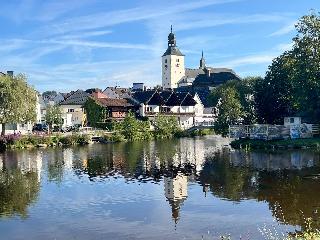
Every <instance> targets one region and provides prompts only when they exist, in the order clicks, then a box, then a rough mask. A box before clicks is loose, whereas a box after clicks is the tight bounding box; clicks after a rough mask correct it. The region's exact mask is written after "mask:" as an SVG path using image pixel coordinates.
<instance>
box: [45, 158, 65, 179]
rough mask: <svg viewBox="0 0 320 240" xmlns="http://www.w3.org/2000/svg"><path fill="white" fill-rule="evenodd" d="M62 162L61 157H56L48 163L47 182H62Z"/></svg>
mask: <svg viewBox="0 0 320 240" xmlns="http://www.w3.org/2000/svg"><path fill="white" fill-rule="evenodd" d="M63 171H64V161H63V157H62V156H56V155H55V157H54V159H51V160H49V161H48V179H49V181H53V182H57V183H61V182H62V180H63Z"/></svg>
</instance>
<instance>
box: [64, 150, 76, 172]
mask: <svg viewBox="0 0 320 240" xmlns="http://www.w3.org/2000/svg"><path fill="white" fill-rule="evenodd" d="M62 154H63V165H64V168H65V169H68V170H69V169H70V170H71V169H72V166H73V164H72V161H73V158H74V156H73V149H71V148H66V149H63V152H62Z"/></svg>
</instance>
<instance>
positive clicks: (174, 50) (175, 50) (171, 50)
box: [162, 46, 184, 56]
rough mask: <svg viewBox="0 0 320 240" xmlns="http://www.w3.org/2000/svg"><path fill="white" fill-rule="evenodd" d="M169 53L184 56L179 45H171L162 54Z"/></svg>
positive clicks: (166, 54)
mask: <svg viewBox="0 0 320 240" xmlns="http://www.w3.org/2000/svg"><path fill="white" fill-rule="evenodd" d="M168 55H176V56H184V55H183V54H182V53H181V52H180V50H179V48H178V47H173V46H169V47H168V48H167V51H166V52H165V53H164V54H163V55H162V56H168Z"/></svg>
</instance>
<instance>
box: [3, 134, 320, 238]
mask: <svg viewBox="0 0 320 240" xmlns="http://www.w3.org/2000/svg"><path fill="white" fill-rule="evenodd" d="M224 141H225V140H223V139H219V138H215V137H212V136H211V137H205V138H195V139H192V138H184V139H179V140H167V141H159V142H144V143H132V144H128V143H121V144H110V145H98V144H97V145H90V146H86V147H75V148H64V149H62V148H56V149H45V150H32V151H12V152H6V153H3V154H0V239H1V240H6V239H10V240H11V239H32V240H38V239H39V240H40V239H41V240H42V239H59V240H60V239H68V240H69V239H84V240H90V239H218V237H219V236H220V235H226V234H230V235H231V236H232V237H234V239H239V238H240V237H241V239H263V237H262V235H261V233H260V232H259V229H262V228H263V227H264V226H267V228H269V229H273V231H277V232H278V233H279V234H280V233H286V232H293V231H295V230H300V229H301V227H302V228H303V226H304V225H303V223H304V218H306V217H311V218H313V219H314V224H315V225H317V226H318V225H320V223H319V222H318V220H319V215H318V212H319V213H320V194H319V190H320V180H319V179H318V178H317V174H319V173H320V168H319V165H320V161H319V153H318V152H312V151H306V150H305V151H298V150H291V151H283V152H271V153H270V152H252V153H244V152H240V151H234V150H230V149H226V148H223V145H225V144H226V143H225V142H224ZM302 212H303V213H302ZM274 229H275V230H274Z"/></svg>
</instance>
